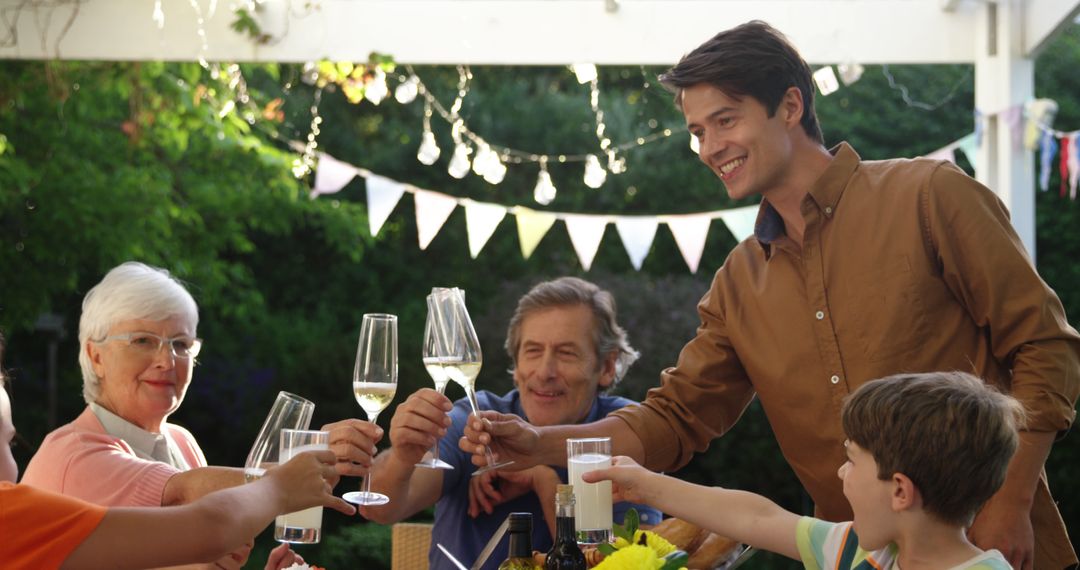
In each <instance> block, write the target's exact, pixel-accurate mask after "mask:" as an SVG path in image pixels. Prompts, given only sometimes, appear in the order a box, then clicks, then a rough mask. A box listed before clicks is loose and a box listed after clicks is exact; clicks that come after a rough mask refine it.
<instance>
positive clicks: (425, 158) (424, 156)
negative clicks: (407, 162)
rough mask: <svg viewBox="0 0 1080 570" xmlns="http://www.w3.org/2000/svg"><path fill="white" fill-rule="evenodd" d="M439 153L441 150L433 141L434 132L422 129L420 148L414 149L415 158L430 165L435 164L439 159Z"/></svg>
mask: <svg viewBox="0 0 1080 570" xmlns="http://www.w3.org/2000/svg"><path fill="white" fill-rule="evenodd" d="M440 154H442V150H441V149H439V145H438V144H436V143H435V133H433V132H431V131H424V136H423V138H421V139H420V148H419V149H418V150H417V151H416V160H419V161H420V162H422V163H424V164H426V165H428V166H431V165H432V164H435V161H436V160H439V155H440Z"/></svg>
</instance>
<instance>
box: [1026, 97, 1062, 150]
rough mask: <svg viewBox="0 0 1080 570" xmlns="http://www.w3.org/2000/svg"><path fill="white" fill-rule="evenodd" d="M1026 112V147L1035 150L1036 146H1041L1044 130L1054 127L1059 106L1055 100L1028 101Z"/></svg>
mask: <svg viewBox="0 0 1080 570" xmlns="http://www.w3.org/2000/svg"><path fill="white" fill-rule="evenodd" d="M1024 110H1025V114H1026V115H1027V124H1026V125H1025V127H1024V147H1025V148H1027V149H1029V150H1035V145H1037V144H1039V141H1040V138H1041V137H1040V136H1039V135H1040V133H1041V132H1043V129H1045V128H1049V127H1051V126H1053V124H1054V116H1055V115H1057V111H1058V104H1057V101H1054V100H1053V99H1035V100H1033V101H1028V102H1027V103H1026V104H1025V106H1024Z"/></svg>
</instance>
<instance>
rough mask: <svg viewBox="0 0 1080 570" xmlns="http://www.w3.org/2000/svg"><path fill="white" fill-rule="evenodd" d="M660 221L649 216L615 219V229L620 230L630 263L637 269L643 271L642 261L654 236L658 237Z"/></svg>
mask: <svg viewBox="0 0 1080 570" xmlns="http://www.w3.org/2000/svg"><path fill="white" fill-rule="evenodd" d="M658 223H659V222H658V221H657V219H656V218H653V217H648V216H634V217H632V218H616V219H615V229H616V230H618V232H619V237H620V238H622V242H623V247H625V248H626V254H627V255H629V256H630V263H631V265H633V266H634V269H635V270H636V271H641V263H642V262H643V261H645V256H646V255H648V253H649V248H651V247H652V242H653V238H655V237H656V226H657V224H658Z"/></svg>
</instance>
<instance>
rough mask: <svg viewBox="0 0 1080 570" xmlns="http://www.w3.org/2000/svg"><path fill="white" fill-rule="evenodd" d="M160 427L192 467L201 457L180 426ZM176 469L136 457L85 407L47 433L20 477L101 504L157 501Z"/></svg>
mask: <svg viewBox="0 0 1080 570" xmlns="http://www.w3.org/2000/svg"><path fill="white" fill-rule="evenodd" d="M163 429H165V430H167V431H168V434H169V436H170V437H172V439H173V441H174V442H175V443H176V446H177V447H178V448H179V449H180V453H181V454H182V455H183V456H184V459H185V460H187V462H188V465H191V467H192V468H195V467H205V466H206V458H205V457H204V456H203V452H202V449H200V448H199V444H198V443H196V442H195V438H194V437H192V435H191V433H190V432H188V431H187V430H186V429H184V428H182V427H180V426H177V425H173V424H169V423H166V424H164V425H163ZM179 472H180V470H178V469H176V468H175V467H173V466H171V465H168V464H166V463H161V462H157V461H149V460H146V459H141V458H139V457H137V456H136V455H135V452H134V451H132V449H131V447H130V446H129V445H128V444H127V442H126V441H124V440H122V439H120V438H118V437H114V436H112V435H109V434H108V433H106V432H105V428H104V427H102V425H101V422H100V421H98V419H97V416H95V415H94V412H93V411H92V410H91V409H90V408H89V407H87V408H86V410H84V411H83V413H82V414H80V415H79V417H77V418H75V421H73V422H71V423H69V424H67V425H64V426H61V427H59V428H57V429H56V430H54V431H53V432H52V433H50V434H49V435H48V436H47V437H46V438H45V441H44V442H42V444H41V447H40V448H39V449H38V451H37V453H36V454H34V457H33V458H32V459H31V460H30V464H29V465H28V466H27V467H26V473H25V474H24V475H23V478H22V483H24V484H27V485H32V486H34V487H37V488H39V489H44V490H47V491H52V492H54V493H61V494H64V495H69V496H72V497H77V498H79V499H82V500H84V501H89V502H91V503H95V504H98V505H104V506H107V507H119V506H136V507H144V506H145V507H150V506H160V505H161V497H162V493H163V492H164V490H165V483H166V482H167V481H168V480H169V478H170V477H172V476H173V475H175V474H177V473H179Z"/></svg>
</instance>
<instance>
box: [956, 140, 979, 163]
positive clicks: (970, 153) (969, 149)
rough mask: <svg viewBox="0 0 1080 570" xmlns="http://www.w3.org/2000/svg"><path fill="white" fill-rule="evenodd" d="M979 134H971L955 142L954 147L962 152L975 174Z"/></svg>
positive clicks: (977, 160)
mask: <svg viewBox="0 0 1080 570" xmlns="http://www.w3.org/2000/svg"><path fill="white" fill-rule="evenodd" d="M979 138H980V134H979V132H978V131H977V132H974V133H971V134H970V135H968V136H966V137H964V138H962V139H960V140H958V141H956V147H957V148H959V149H960V150H961V151H963V153H964V156H966V157H967V160H968V162H969V163H971V167H972V168H974V169H975V172H976V173H978V172H980V170H979Z"/></svg>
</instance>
